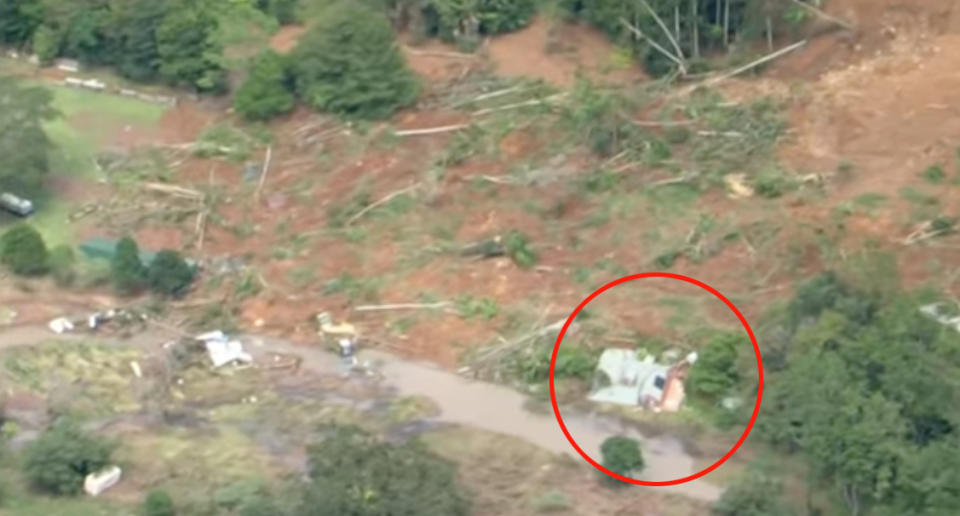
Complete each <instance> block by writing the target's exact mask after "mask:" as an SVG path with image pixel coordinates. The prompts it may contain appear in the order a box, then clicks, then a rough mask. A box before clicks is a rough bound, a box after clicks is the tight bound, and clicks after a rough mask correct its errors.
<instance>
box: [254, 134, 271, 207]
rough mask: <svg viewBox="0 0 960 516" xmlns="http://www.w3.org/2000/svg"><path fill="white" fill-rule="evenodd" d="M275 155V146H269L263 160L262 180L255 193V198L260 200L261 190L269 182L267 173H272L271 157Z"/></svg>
mask: <svg viewBox="0 0 960 516" xmlns="http://www.w3.org/2000/svg"><path fill="white" fill-rule="evenodd" d="M271 157H273V146H272V145H271V146H269V147H267V157H266V158H264V160H263V171H262V172H261V173H260V182H259V183H257V191H256V193H254V195H253V198H254V199H255V200H256V201H257V202H259V201H260V191H261V190H263V185H264V183H266V182H267V174H269V173H270V158H271Z"/></svg>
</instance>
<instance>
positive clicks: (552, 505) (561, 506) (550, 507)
mask: <svg viewBox="0 0 960 516" xmlns="http://www.w3.org/2000/svg"><path fill="white" fill-rule="evenodd" d="M531 505H532V506H533V510H534V511H536V512H540V513H550V512H563V511H566V510H567V509H569V508H570V498H569V497H568V496H567V495H566V494H564V493H563V491H557V490H551V491H547V492H546V493H543V494H542V495H540V496H538V497H536V498H535V499H534V500H533V501H532V503H531Z"/></svg>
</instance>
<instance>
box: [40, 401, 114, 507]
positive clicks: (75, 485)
mask: <svg viewBox="0 0 960 516" xmlns="http://www.w3.org/2000/svg"><path fill="white" fill-rule="evenodd" d="M111 453H112V447H111V445H110V444H109V443H107V442H106V441H103V440H101V439H99V438H97V437H95V436H91V435H88V434H87V433H85V432H84V431H82V430H81V429H80V428H79V427H77V426H76V425H75V424H73V423H71V422H69V421H66V420H60V421H58V422H56V423H54V425H53V426H52V427H51V428H50V429H48V430H47V431H46V432H44V433H43V434H42V435H41V436H40V437H39V438H38V439H37V440H36V441H34V442H32V443H30V445H29V446H27V448H26V449H25V450H24V454H25V455H24V457H25V459H24V473H25V474H26V476H27V478H28V479H29V480H30V482H31V483H32V484H33V486H34V487H36V488H38V489H41V490H43V491H47V492H49V493H52V494H57V495H74V494H78V493H80V492H81V491H82V490H83V480H84V478H85V477H86V476H87V475H88V474H90V473H95V472H97V471H99V470H101V469H103V468H104V467H106V466H107V465H109V463H110V455H111Z"/></svg>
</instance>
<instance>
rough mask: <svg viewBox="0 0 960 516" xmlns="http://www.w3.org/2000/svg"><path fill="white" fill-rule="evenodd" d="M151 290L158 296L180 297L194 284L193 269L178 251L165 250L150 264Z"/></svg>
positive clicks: (148, 276) (149, 279) (149, 282)
mask: <svg viewBox="0 0 960 516" xmlns="http://www.w3.org/2000/svg"><path fill="white" fill-rule="evenodd" d="M147 282H148V284H149V285H150V289H151V290H153V291H154V292H156V293H158V294H163V295H167V296H179V295H182V294H183V293H184V292H186V290H187V288H188V287H190V283H192V282H193V268H192V267H190V265H188V264H187V262H186V261H185V260H184V259H183V257H182V256H180V253H178V252H176V251H170V250H164V251H160V252H159V253H157V256H156V257H155V258H154V259H153V261H152V262H151V263H150V267H149V268H148V270H147Z"/></svg>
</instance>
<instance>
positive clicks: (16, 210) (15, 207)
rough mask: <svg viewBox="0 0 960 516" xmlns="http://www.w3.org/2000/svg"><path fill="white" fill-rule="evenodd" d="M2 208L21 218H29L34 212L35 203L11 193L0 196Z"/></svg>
mask: <svg viewBox="0 0 960 516" xmlns="http://www.w3.org/2000/svg"><path fill="white" fill-rule="evenodd" d="M0 208H2V209H4V210H7V211H9V212H10V213H13V214H15V215H19V216H21V217H29V216H30V215H33V211H34V208H33V202H31V201H28V200H26V199H23V198H20V197H17V196H16V195H13V194H12V193H9V192H4V193H2V194H0Z"/></svg>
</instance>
